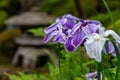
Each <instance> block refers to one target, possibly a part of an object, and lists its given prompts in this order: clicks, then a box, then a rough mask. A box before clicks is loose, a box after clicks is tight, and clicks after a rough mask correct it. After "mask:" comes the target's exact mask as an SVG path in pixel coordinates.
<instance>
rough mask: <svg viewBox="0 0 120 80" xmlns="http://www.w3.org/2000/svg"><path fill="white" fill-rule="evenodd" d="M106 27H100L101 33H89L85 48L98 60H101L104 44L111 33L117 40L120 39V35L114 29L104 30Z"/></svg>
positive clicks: (91, 56) (90, 55) (89, 54)
mask: <svg viewBox="0 0 120 80" xmlns="http://www.w3.org/2000/svg"><path fill="white" fill-rule="evenodd" d="M104 30H105V28H104V27H100V28H99V33H93V34H91V35H89V34H88V35H87V39H86V42H85V44H84V45H85V48H86V51H87V54H88V56H89V57H90V58H94V59H95V60H96V61H97V62H101V53H102V50H103V48H104V44H105V42H106V40H108V38H106V37H108V36H109V35H112V37H113V38H114V39H115V40H116V41H120V37H119V36H118V35H117V34H116V33H115V32H114V31H112V30H106V31H104Z"/></svg>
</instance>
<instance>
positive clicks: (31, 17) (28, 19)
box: [5, 11, 55, 26]
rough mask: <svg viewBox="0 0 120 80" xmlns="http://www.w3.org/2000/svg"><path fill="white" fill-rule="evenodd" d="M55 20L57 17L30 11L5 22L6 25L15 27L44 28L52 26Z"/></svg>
mask: <svg viewBox="0 0 120 80" xmlns="http://www.w3.org/2000/svg"><path fill="white" fill-rule="evenodd" d="M54 20H55V17H53V16H49V15H47V14H46V13H44V12H36V11H30V12H23V13H22V14H20V15H17V16H13V17H11V18H9V19H8V20H6V21H5V24H7V25H15V26H42V25H50V24H51V22H52V21H54Z"/></svg>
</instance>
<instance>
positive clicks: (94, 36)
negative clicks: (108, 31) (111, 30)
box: [93, 33, 100, 42]
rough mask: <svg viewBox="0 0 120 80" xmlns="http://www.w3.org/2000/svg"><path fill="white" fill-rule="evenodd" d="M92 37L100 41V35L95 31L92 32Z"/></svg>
mask: <svg viewBox="0 0 120 80" xmlns="http://www.w3.org/2000/svg"><path fill="white" fill-rule="evenodd" d="M93 38H94V40H95V41H96V42H99V41H100V35H98V34H97V33H93Z"/></svg>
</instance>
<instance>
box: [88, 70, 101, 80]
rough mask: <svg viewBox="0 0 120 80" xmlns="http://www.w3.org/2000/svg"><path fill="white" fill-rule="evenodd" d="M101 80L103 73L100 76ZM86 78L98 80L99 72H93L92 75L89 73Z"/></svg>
mask: <svg viewBox="0 0 120 80" xmlns="http://www.w3.org/2000/svg"><path fill="white" fill-rule="evenodd" d="M100 77H101V80H102V73H101V74H100ZM86 78H87V80H98V78H97V71H95V72H91V73H87V74H86Z"/></svg>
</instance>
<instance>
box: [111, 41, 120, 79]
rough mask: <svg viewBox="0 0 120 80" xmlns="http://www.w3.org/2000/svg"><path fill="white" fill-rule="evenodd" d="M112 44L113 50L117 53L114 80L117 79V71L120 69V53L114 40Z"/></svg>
mask: <svg viewBox="0 0 120 80" xmlns="http://www.w3.org/2000/svg"><path fill="white" fill-rule="evenodd" d="M112 43H113V45H114V48H115V52H116V55H117V62H118V63H117V69H116V76H115V80H118V77H119V71H120V53H119V50H118V47H117V45H116V43H115V42H113V41H112Z"/></svg>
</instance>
